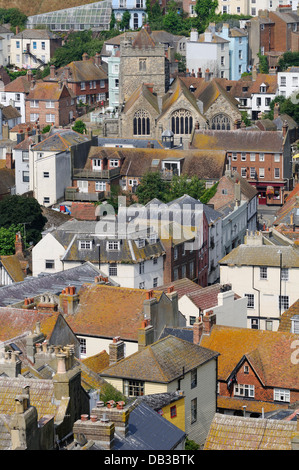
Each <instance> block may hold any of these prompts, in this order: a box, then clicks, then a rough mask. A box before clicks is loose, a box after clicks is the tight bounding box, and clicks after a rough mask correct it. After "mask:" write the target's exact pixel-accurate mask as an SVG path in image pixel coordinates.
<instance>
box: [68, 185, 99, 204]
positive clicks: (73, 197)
mask: <svg viewBox="0 0 299 470" xmlns="http://www.w3.org/2000/svg"><path fill="white" fill-rule="evenodd" d="M64 197H65V199H66V200H67V201H81V202H96V201H101V200H102V199H104V197H105V193H104V191H98V192H96V193H84V192H82V193H81V192H80V191H77V188H66V190H65V192H64Z"/></svg>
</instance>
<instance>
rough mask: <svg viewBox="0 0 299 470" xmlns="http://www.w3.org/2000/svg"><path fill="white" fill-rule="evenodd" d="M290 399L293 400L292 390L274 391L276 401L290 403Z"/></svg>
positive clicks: (277, 389) (280, 389) (276, 389)
mask: <svg viewBox="0 0 299 470" xmlns="http://www.w3.org/2000/svg"><path fill="white" fill-rule="evenodd" d="M290 399H291V392H290V390H287V389H283V388H274V390H273V400H274V401H282V402H286V403H289V402H290Z"/></svg>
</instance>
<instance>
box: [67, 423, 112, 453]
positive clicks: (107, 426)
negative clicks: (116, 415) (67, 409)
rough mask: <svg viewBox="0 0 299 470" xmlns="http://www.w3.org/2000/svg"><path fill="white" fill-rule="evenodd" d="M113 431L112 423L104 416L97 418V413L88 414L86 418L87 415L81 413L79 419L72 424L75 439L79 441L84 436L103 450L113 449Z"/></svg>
mask: <svg viewBox="0 0 299 470" xmlns="http://www.w3.org/2000/svg"><path fill="white" fill-rule="evenodd" d="M114 432H115V426H114V423H113V422H112V421H109V419H108V418H106V417H105V416H102V417H101V418H100V419H98V417H97V415H90V419H88V415H81V419H79V420H77V421H76V422H75V423H74V426H73V433H74V438H75V440H77V441H78V442H80V441H81V440H82V436H84V437H85V439H86V440H87V441H89V440H92V441H94V442H95V443H96V444H97V445H100V446H101V447H102V448H103V449H104V450H112V449H113V447H114Z"/></svg>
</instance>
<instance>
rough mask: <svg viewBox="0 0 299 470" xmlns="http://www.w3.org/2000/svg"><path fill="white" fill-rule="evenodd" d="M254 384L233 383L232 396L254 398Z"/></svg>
mask: <svg viewBox="0 0 299 470" xmlns="http://www.w3.org/2000/svg"><path fill="white" fill-rule="evenodd" d="M254 393H255V390H254V385H251V384H235V385H234V396H238V397H248V398H254Z"/></svg>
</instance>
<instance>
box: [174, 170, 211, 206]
mask: <svg viewBox="0 0 299 470" xmlns="http://www.w3.org/2000/svg"><path fill="white" fill-rule="evenodd" d="M204 192H205V181H203V180H200V179H199V178H198V177H197V176H192V178H191V179H190V178H189V177H188V176H187V175H181V176H174V177H173V179H172V180H171V183H170V187H169V190H168V193H167V199H168V200H169V201H172V200H173V199H176V198H178V197H181V196H184V194H188V196H190V197H193V198H194V199H200V198H201V196H202V195H203V194H204Z"/></svg>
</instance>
